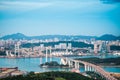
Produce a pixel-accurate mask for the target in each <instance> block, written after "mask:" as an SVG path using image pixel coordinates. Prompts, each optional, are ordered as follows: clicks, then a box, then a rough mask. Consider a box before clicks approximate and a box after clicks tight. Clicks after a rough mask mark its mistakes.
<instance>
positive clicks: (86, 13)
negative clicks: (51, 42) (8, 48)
mask: <svg viewBox="0 0 120 80" xmlns="http://www.w3.org/2000/svg"><path fill="white" fill-rule="evenodd" d="M119 13H120V5H119V3H109V4H106V3H103V2H102V1H100V0H34V1H32V0H17V1H16V0H12V1H10V0H0V36H4V35H7V34H12V33H18V32H20V33H23V34H26V35H29V36H35V35H54V34H61V35H93V36H101V35H103V34H113V35H116V36H119V35H120V32H119V30H120V16H119Z"/></svg>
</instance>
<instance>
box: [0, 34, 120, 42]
mask: <svg viewBox="0 0 120 80" xmlns="http://www.w3.org/2000/svg"><path fill="white" fill-rule="evenodd" d="M54 38H58V39H59V40H79V39H92V38H94V39H96V40H106V41H111V40H120V36H118V37H117V36H114V35H111V34H105V35H102V36H100V37H97V36H83V35H75V36H74V35H41V36H26V35H24V34H22V33H16V34H11V35H6V36H3V37H1V38H0V39H4V40H7V39H13V40H15V39H18V40H19V39H27V40H30V39H42V40H45V39H54Z"/></svg>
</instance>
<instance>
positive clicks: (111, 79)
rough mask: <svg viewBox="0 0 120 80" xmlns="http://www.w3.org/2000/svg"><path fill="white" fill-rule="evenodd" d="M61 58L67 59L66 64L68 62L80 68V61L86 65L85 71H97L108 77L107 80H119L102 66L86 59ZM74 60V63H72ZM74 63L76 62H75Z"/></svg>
mask: <svg viewBox="0 0 120 80" xmlns="http://www.w3.org/2000/svg"><path fill="white" fill-rule="evenodd" d="M61 59H63V60H65V62H66V63H65V64H68V65H69V66H71V65H72V66H73V65H74V66H75V68H77V69H79V65H80V63H81V64H83V65H84V67H85V71H94V72H96V73H98V74H99V75H101V76H102V77H104V78H106V80H117V79H116V78H114V77H113V76H111V75H110V73H108V72H106V71H104V70H103V69H102V68H101V67H100V66H97V65H94V64H91V63H88V62H85V61H81V60H74V59H71V58H64V57H62V58H61ZM71 62H72V64H71ZM73 63H74V64H73Z"/></svg>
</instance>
